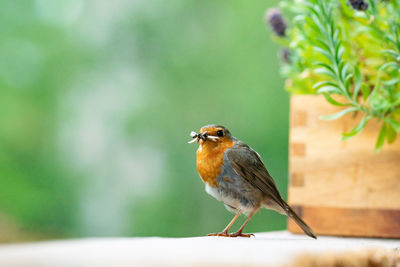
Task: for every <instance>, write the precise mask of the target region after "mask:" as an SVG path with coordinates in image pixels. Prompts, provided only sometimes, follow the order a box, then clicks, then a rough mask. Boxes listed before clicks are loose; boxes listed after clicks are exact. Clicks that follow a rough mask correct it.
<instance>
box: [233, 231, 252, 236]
mask: <svg viewBox="0 0 400 267" xmlns="http://www.w3.org/2000/svg"><path fill="white" fill-rule="evenodd" d="M229 236H230V237H238V236H240V237H252V236H254V234H243V233H242V232H235V233H232V234H229Z"/></svg>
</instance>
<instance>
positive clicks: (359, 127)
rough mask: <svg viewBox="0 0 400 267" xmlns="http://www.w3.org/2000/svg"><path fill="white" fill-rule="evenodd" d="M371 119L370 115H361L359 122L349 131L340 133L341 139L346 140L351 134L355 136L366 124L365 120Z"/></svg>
mask: <svg viewBox="0 0 400 267" xmlns="http://www.w3.org/2000/svg"><path fill="white" fill-rule="evenodd" d="M370 119H371V117H365V116H364V117H362V119H361V121H360V123H359V124H358V125H357V126H356V127H354V128H353V129H352V130H351V131H349V132H347V133H342V140H347V139H349V138H351V137H353V136H356V135H357V134H359V133H360V132H361V130H363V129H364V127H365V125H366V124H367V122H368V121H369V120H370Z"/></svg>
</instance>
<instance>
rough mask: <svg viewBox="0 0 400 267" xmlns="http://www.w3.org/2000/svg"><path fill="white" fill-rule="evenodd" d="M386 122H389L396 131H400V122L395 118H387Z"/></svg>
mask: <svg viewBox="0 0 400 267" xmlns="http://www.w3.org/2000/svg"><path fill="white" fill-rule="evenodd" d="M385 122H387V123H388V124H389V125H390V126H391V127H392V128H393V129H394V130H395V131H396V133H400V122H399V121H397V120H394V119H389V118H385Z"/></svg>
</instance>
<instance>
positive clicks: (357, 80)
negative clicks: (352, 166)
mask: <svg viewBox="0 0 400 267" xmlns="http://www.w3.org/2000/svg"><path fill="white" fill-rule="evenodd" d="M281 7H282V8H283V9H285V10H288V11H290V12H291V13H292V14H294V16H293V19H292V25H291V27H290V28H288V29H285V33H284V34H281V35H280V36H278V35H276V37H275V39H276V40H277V41H278V42H279V43H280V44H282V45H283V46H284V47H285V49H287V50H288V51H289V57H288V60H286V62H285V63H284V64H283V66H282V71H283V73H284V75H285V76H286V77H287V80H286V89H287V90H288V91H289V92H291V93H294V94H322V95H323V96H324V97H325V99H326V100H327V101H328V102H329V103H330V104H332V105H335V106H341V107H343V110H342V111H340V112H338V113H336V114H332V115H329V116H323V117H322V119H326V120H334V119H338V118H340V117H341V116H343V115H345V114H347V113H361V114H362V119H361V120H360V122H359V123H358V124H357V125H356V126H355V127H354V128H353V129H352V130H350V131H349V132H345V133H343V134H342V139H343V140H346V139H348V138H350V137H353V136H355V135H357V134H358V133H360V132H361V131H362V130H363V129H364V127H365V125H366V124H367V123H368V122H369V121H370V120H371V119H377V120H378V121H380V122H381V130H380V133H379V135H378V137H377V142H376V145H375V149H376V150H377V151H378V150H380V149H381V147H382V146H383V144H384V142H385V140H387V142H388V143H392V142H394V141H395V139H396V137H397V134H398V133H399V132H400V121H399V118H400V83H399V81H400V79H399V78H400V77H399V72H400V7H399V2H398V1H397V0H392V1H374V0H368V1H363V0H349V1H346V0H321V1H318V0H296V1H294V2H293V1H282V2H281ZM277 14H278V15H277ZM279 15H280V13H279V11H277V10H276V9H274V10H272V11H269V12H268V13H267V20H268V22H269V23H270V24H271V26H272V29H273V30H274V23H273V20H272V18H273V17H274V18H275V20H274V21H275V24H277V23H276V21H277V18H279ZM280 19H281V20H283V18H282V16H281V17H280ZM284 25H286V23H284ZM286 53H287V52H286Z"/></svg>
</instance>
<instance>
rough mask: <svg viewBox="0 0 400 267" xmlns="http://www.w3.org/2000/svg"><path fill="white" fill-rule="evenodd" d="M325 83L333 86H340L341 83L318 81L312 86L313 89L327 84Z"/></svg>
mask: <svg viewBox="0 0 400 267" xmlns="http://www.w3.org/2000/svg"><path fill="white" fill-rule="evenodd" d="M325 85H329V86H332V87H336V88H339V85H337V84H336V83H334V82H330V81H322V82H317V83H316V84H314V85H313V87H312V88H313V89H317V88H319V87H322V86H325Z"/></svg>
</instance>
